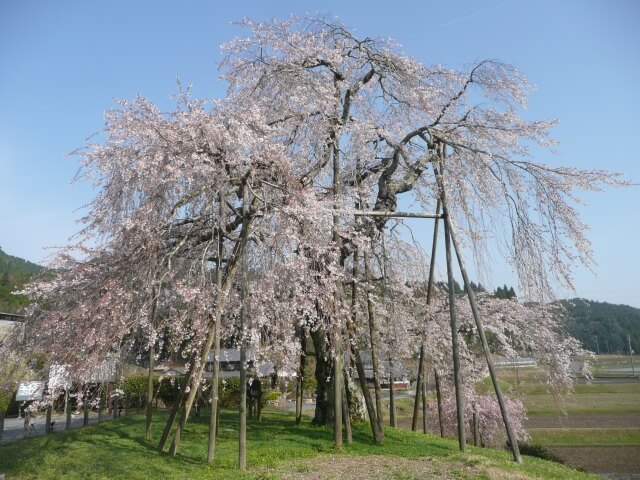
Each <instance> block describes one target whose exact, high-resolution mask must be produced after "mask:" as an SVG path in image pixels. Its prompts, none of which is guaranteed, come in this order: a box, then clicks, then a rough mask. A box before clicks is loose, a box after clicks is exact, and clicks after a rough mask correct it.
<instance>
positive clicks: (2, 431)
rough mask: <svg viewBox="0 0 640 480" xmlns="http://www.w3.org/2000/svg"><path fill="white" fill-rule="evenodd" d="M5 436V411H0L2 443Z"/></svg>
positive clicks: (0, 439)
mask: <svg viewBox="0 0 640 480" xmlns="http://www.w3.org/2000/svg"><path fill="white" fill-rule="evenodd" d="M47 433H49V432H47ZM3 436H4V411H0V442H2V437H3Z"/></svg>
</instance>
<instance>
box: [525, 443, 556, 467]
mask: <svg viewBox="0 0 640 480" xmlns="http://www.w3.org/2000/svg"><path fill="white" fill-rule="evenodd" d="M518 448H519V449H520V453H521V454H522V455H529V456H530V457H537V458H541V459H542V460H549V461H550V462H556V463H564V462H563V461H562V459H561V458H560V457H558V456H557V455H556V454H555V453H553V452H552V451H551V450H549V449H548V448H547V447H545V446H544V445H539V444H537V443H518Z"/></svg>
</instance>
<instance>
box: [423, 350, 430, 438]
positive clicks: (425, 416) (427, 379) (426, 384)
mask: <svg viewBox="0 0 640 480" xmlns="http://www.w3.org/2000/svg"><path fill="white" fill-rule="evenodd" d="M425 363H426V360H425ZM422 371H423V372H424V373H426V377H427V378H425V379H424V380H423V381H422V433H427V426H428V425H427V387H428V386H429V373H428V372H427V366H426V365H425V366H424V368H423V369H422Z"/></svg>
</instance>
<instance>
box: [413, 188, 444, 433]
mask: <svg viewBox="0 0 640 480" xmlns="http://www.w3.org/2000/svg"><path fill="white" fill-rule="evenodd" d="M440 209H441V204H440V199H439V198H438V200H437V202H436V214H435V222H434V223H433V239H432V240H431V258H430V259H429V281H428V282H427V302H426V303H427V305H430V304H431V298H432V295H433V279H434V275H435V270H436V253H437V246H438V230H439V225H440V223H439V222H438V219H439V218H440V217H441V215H440ZM428 320H429V319H428V318H427V319H426V321H428ZM426 353H427V352H426V345H425V343H424V341H423V342H422V345H420V360H419V362H420V364H419V366H418V382H417V384H416V398H415V401H414V403H413V419H412V422H411V430H416V428H417V423H418V404H419V403H420V402H419V395H421V394H422V393H421V391H422V390H425V391H426V388H422V384H423V383H424V374H425V371H426V370H425V368H424V364H425V363H426V358H425V357H426ZM425 401H426V400H425V398H424V395H423V398H422V411H423V412H422V417H423V421H422V423H423V424H424V425H426V419H425V418H424V417H425V416H426V412H427V406H426V404H425ZM424 425H423V431H424V433H427V429H426V427H425V426H424Z"/></svg>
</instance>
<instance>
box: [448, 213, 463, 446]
mask: <svg viewBox="0 0 640 480" xmlns="http://www.w3.org/2000/svg"><path fill="white" fill-rule="evenodd" d="M443 207H444V212H445V216H446V214H447V209H446V206H445V204H444V202H443ZM444 245H445V252H446V257H447V280H448V287H449V288H448V290H449V316H450V326H451V348H452V353H453V384H454V386H455V390H456V419H457V424H458V446H459V447H460V451H462V452H464V449H465V445H466V437H465V428H464V426H465V423H464V398H463V393H462V382H461V379H460V352H459V346H458V322H457V317H456V294H455V291H454V282H453V267H452V266H451V236H450V232H449V226H448V224H447V222H446V220H445V224H444Z"/></svg>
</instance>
